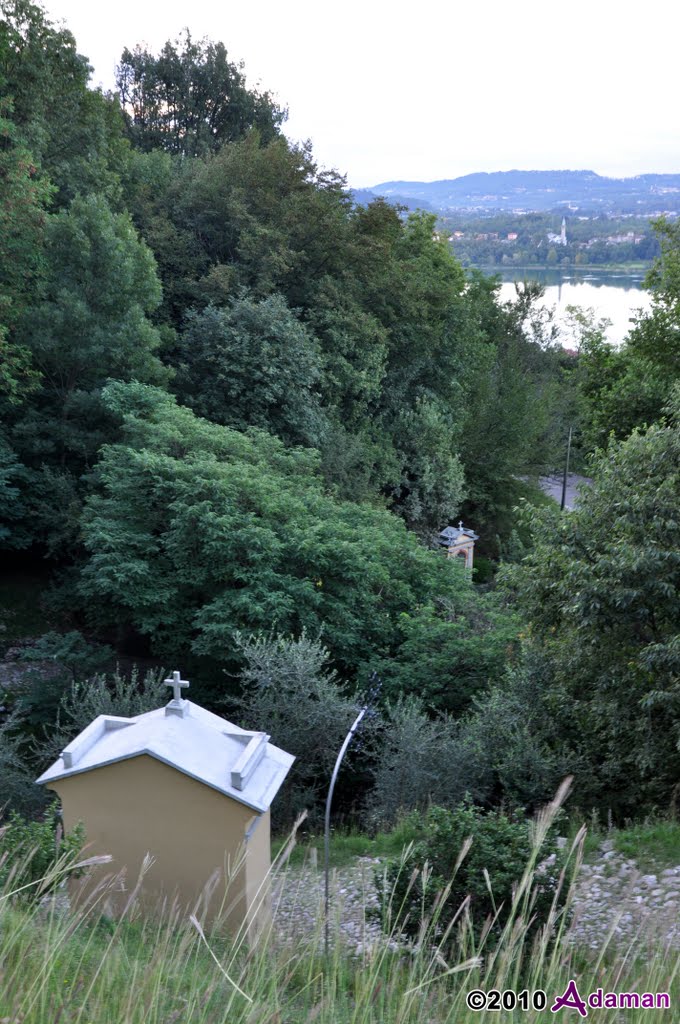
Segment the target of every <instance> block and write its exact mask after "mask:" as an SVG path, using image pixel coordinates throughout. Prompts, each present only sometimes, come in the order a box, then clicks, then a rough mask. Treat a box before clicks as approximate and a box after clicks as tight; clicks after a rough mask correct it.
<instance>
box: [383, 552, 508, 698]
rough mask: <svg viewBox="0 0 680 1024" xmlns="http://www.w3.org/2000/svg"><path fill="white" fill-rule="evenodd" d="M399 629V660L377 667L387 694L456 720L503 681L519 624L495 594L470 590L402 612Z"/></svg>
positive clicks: (385, 661)
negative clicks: (413, 699)
mask: <svg viewBox="0 0 680 1024" xmlns="http://www.w3.org/2000/svg"><path fill="white" fill-rule="evenodd" d="M456 568H458V567H457V566H456ZM461 571H463V572H464V571H465V570H461ZM397 625H398V630H399V636H400V641H399V658H398V660H392V659H385V660H384V661H383V662H379V663H376V665H375V667H376V669H377V671H378V673H379V674H380V677H381V679H382V680H383V686H384V691H385V693H386V694H387V696H388V697H390V698H391V699H392V700H396V699H398V698H399V697H400V696H401V695H406V694H408V695H412V696H417V697H418V698H419V699H421V700H422V701H424V703H425V704H426V705H427V706H428V707H429V708H434V709H436V710H437V711H444V712H447V713H449V714H451V715H453V716H454V717H455V718H460V717H461V716H462V715H463V714H464V713H465V712H466V711H468V710H469V708H470V705H471V702H472V700H473V698H475V697H477V696H478V695H479V694H480V693H482V692H483V691H484V690H486V689H487V687H488V686H489V684H490V683H493V682H494V681H495V680H497V679H499V678H500V677H501V676H502V674H503V671H504V668H505V665H506V662H507V661H508V660H509V659H510V658H511V657H512V655H513V650H514V647H515V644H516V640H517V624H516V622H515V621H514V619H513V617H512V615H511V614H509V613H508V612H507V611H504V610H503V609H502V608H501V607H500V606H499V604H498V601H497V600H496V598H495V595H493V594H487V595H479V594H476V593H475V592H474V591H473V590H468V589H466V588H462V592H461V593H460V594H459V595H458V596H457V598H456V600H455V601H447V600H443V601H441V600H440V601H436V602H427V603H424V604H422V605H418V606H416V607H415V608H413V609H411V610H409V611H405V612H402V614H401V615H400V616H399V619H398V620H397Z"/></svg>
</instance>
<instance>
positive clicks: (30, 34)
mask: <svg viewBox="0 0 680 1024" xmlns="http://www.w3.org/2000/svg"><path fill="white" fill-rule="evenodd" d="M0 13H1V14H2V18H1V20H0V89H1V90H2V94H3V95H4V96H9V97H10V99H11V103H12V113H11V118H12V120H13V122H14V123H15V125H16V126H17V128H18V129H19V131H20V133H21V138H22V141H23V142H24V143H25V145H26V146H27V147H28V149H29V150H30V152H31V153H32V155H33V160H34V161H35V163H36V164H37V165H38V167H40V168H41V170H42V171H43V172H44V173H46V174H47V175H48V176H49V178H50V180H51V181H52V182H53V183H54V185H55V186H56V188H57V192H56V198H57V201H58V202H59V204H60V205H66V204H68V202H70V200H71V199H73V197H74V196H75V195H77V194H78V193H92V192H96V193H99V194H101V195H105V196H106V197H107V198H108V199H109V200H110V201H115V200H116V199H117V197H118V195H119V191H120V190H119V174H120V171H121V168H122V165H123V162H124V159H125V151H126V144H125V143H124V140H123V135H122V131H123V120H122V117H121V114H120V110H119V107H118V103H117V101H116V100H115V99H114V98H112V97H109V96H105V95H103V94H102V93H101V92H100V91H98V90H93V89H89V88H88V82H89V78H90V73H91V68H90V66H89V64H88V62H87V60H86V58H85V57H83V56H82V55H81V54H79V53H78V51H77V49H76V42H75V39H74V38H73V36H72V34H71V33H70V32H69V31H68V29H65V28H55V26H54V25H53V24H52V23H51V22H50V21H49V20H48V18H47V16H46V13H45V11H44V9H43V8H42V7H41V6H40V5H39V4H35V3H32V2H31V0H2V4H1V5H0Z"/></svg>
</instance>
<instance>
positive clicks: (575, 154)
mask: <svg viewBox="0 0 680 1024" xmlns="http://www.w3.org/2000/svg"><path fill="white" fill-rule="evenodd" d="M43 3H44V6H45V8H46V10H47V12H48V14H49V16H50V18H51V20H52V21H54V22H61V21H63V22H64V23H65V24H66V26H67V27H68V28H69V29H70V30H71V31H72V32H73V34H74V35H75V37H76V41H77V43H78V49H79V51H80V52H81V53H84V54H85V55H86V56H87V57H88V58H89V60H90V63H91V64H92V65H93V67H94V74H93V83H94V84H101V85H103V86H104V87H105V88H111V87H112V86H113V83H114V67H115V64H116V62H117V61H118V59H119V58H120V54H121V52H122V50H123V48H124V47H125V46H129V47H133V46H134V45H136V44H137V43H146V44H148V45H149V47H150V48H151V49H152V50H154V51H157V50H158V49H160V47H161V46H162V45H163V43H164V42H165V41H166V40H167V39H174V38H176V37H177V35H178V34H179V33H180V32H181V31H182V30H183V29H184V28H186V27H188V28H189V29H190V30H191V33H192V35H194V36H195V37H201V36H208V37H210V38H211V39H213V40H215V41H218V40H219V41H222V42H223V43H224V44H225V46H226V47H227V50H228V51H229V57H230V59H231V60H233V61H236V62H238V61H243V62H244V65H245V73H246V76H247V81H248V84H249V86H251V87H252V86H256V85H259V87H260V88H261V89H263V90H268V91H271V92H273V93H274V94H275V96H276V97H277V99H278V101H279V102H280V103H281V104H282V105H284V106H286V107H288V110H289V119H288V121H287V123H286V126H285V133H286V135H288V137H289V138H291V139H292V140H295V141H302V140H306V139H311V140H312V142H313V146H314V154H315V157H316V159H317V161H318V163H319V164H320V165H321V166H323V167H327V168H331V167H333V168H336V169H337V170H339V171H341V172H342V173H343V174H346V175H347V178H348V182H349V184H350V185H352V186H354V187H362V186H370V185H375V184H378V183H381V182H385V181H390V180H416V181H433V180H436V179H440V178H455V177H458V176H459V175H462V174H468V173H471V172H473V171H495V170H511V169H513V168H519V169H523V170H529V169H546V170H547V169H571V170H577V169H589V170H594V171H597V172H598V173H600V174H607V175H612V176H615V177H623V176H628V175H634V174H641V173H645V172H680V132H678V114H677V69H676V67H675V60H674V46H675V44H674V40H675V39H676V38H677V34H678V29H679V28H680V5H677V4H673V3H669V2H668V0H646V2H645V3H644V4H632V3H631V4H630V5H624V4H623V3H622V2H621V0H570V2H569V3H568V4H566V3H556V2H555V0H552V2H551V0H476V2H474V3H473V2H472V0H466V2H465V3H461V2H460V0H442V2H436V0H419V2H414V0H412V2H411V3H408V4H407V3H404V2H403V0H391V2H387V0H344V2H342V3H333V4H331V3H329V2H328V0H325V2H324V0H253V2H251V3H249V4H248V3H246V2H244V0H241V2H240V3H238V4H236V3H229V2H224V3H220V2H219V0H191V3H187V2H186V0H181V2H180V0H116V3H114V4H103V3H96V2H94V0H43Z"/></svg>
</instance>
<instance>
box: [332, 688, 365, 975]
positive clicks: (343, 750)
mask: <svg viewBox="0 0 680 1024" xmlns="http://www.w3.org/2000/svg"><path fill="white" fill-rule="evenodd" d="M367 711H368V705H366V707H365V708H362V709H361V711H360V712H359V714H358V715H357V717H356V718H355V720H354V724H353V726H352V728H351V729H350V731H349V732H348V733H347V735H346V737H345V742H344V743H343V745H342V746H341V747H340V753H339V754H338V756H337V758H336V761H335V768H334V769H333V774H332V776H331V784H330V786H329V788H328V796H327V797H326V815H325V818H324V837H323V851H324V871H325V876H326V878H325V890H324V909H325V916H326V920H325V933H324V950H325V953H326V956H328V926H329V921H328V912H329V903H330V892H329V886H328V878H329V870H330V863H329V861H330V832H331V802H332V800H333V790H334V789H335V780H336V779H337V777H338V772H339V771H340V765H341V764H342V759H343V757H344V756H345V754H346V753H347V748H348V746H349V745H350V743H351V742H352V737H353V736H354V733H355V732H356V731H357V728H358V726H359V722H360V721H361V719H362V718H363V717H364V715H365V714H366V712H367Z"/></svg>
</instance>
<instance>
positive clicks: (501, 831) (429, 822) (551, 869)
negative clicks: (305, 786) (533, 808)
mask: <svg viewBox="0 0 680 1024" xmlns="http://www.w3.org/2000/svg"><path fill="white" fill-rule="evenodd" d="M408 822H409V827H411V828H413V829H414V830H415V831H416V833H417V835H418V838H417V840H416V841H415V842H414V843H413V845H412V846H411V847H410V848H408V849H407V850H406V852H405V854H404V856H403V857H402V858H401V859H400V860H392V861H390V862H389V863H388V865H387V867H386V869H385V871H384V872H383V873H382V875H380V874H378V875H377V876H376V885H377V889H378V896H379V903H380V907H381V913H382V920H383V926H384V928H385V929H386V931H388V932H392V931H394V930H396V931H398V932H401V933H403V934H405V935H407V936H410V937H411V938H416V937H418V935H419V934H421V930H422V929H423V928H424V926H427V925H428V924H429V927H430V929H433V931H434V934H435V935H437V934H438V935H440V936H441V935H442V933H444V932H445V931H446V928H447V926H449V925H451V924H452V922H453V921H454V919H455V918H456V916H457V915H458V913H459V910H460V907H461V904H462V903H463V901H464V900H465V899H466V898H467V897H469V903H468V907H467V911H466V912H465V913H464V914H463V915H462V916H461V923H463V922H465V923H469V924H470V925H471V927H472V930H473V931H474V934H475V939H479V937H480V936H481V935H482V934H483V933H484V932H485V930H486V928H487V927H490V931H491V933H492V934H495V935H499V934H500V932H501V930H502V928H503V927H504V925H505V924H506V923H507V922H508V920H509V919H510V918H511V916H512V915H513V897H514V894H515V891H516V886H517V884H518V883H519V882H520V880H521V879H522V877H523V875H524V873H525V870H526V869H527V865H529V866H531V865H532V864H533V863H534V858H535V857H536V852H537V849H536V848H537V845H538V844H537V843H536V842H535V841H534V838H535V837H534V835H533V834H532V823H531V822H530V821H528V820H527V819H526V818H518V817H514V816H513V817H511V816H509V815H506V814H504V813H503V812H501V811H489V812H485V811H482V810H480V809H479V808H477V807H475V806H473V805H472V803H471V802H470V801H469V800H467V799H466V800H465V801H464V802H463V803H462V804H460V805H459V806H458V807H457V808H456V809H455V810H453V811H450V810H447V809H446V808H444V807H436V806H433V807H430V808H429V810H428V811H427V812H426V813H425V814H423V813H422V812H418V811H416V812H413V813H412V814H411V815H410V816H409V818H408ZM470 840H471V842H470ZM555 840H556V837H555V836H554V835H553V832H552V827H551V829H550V830H549V831H548V838H547V840H546V841H545V842H544V843H543V844H542V847H541V853H540V856H541V858H542V864H541V865H540V866H539V868H538V869H536V872H535V876H536V884H535V886H534V889H533V892H532V893H531V901H532V902H531V916H532V917H533V924H532V928H537V927H539V926H540V925H542V924H544V923H545V921H546V920H547V918H548V915H549V912H550V908H551V907H552V905H553V900H554V898H555V895H556V893H558V877H559V871H560V861H559V857H558V851H557V846H556V841H555ZM468 846H469V848H468ZM564 898H565V895H564V894H563V893H561V892H560V893H559V895H558V902H559V901H560V900H564ZM430 934H432V931H431V932H430Z"/></svg>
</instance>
